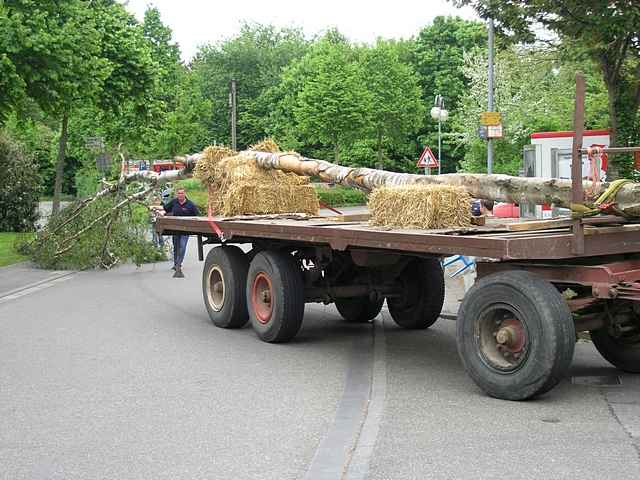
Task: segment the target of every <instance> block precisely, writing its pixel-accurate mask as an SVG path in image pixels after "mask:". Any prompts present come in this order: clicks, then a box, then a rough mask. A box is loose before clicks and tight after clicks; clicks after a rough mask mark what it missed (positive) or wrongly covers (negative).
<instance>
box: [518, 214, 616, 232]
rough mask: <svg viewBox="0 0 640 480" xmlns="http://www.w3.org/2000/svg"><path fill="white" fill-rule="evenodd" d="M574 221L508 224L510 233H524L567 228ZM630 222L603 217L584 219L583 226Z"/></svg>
mask: <svg viewBox="0 0 640 480" xmlns="http://www.w3.org/2000/svg"><path fill="white" fill-rule="evenodd" d="M573 222H574V220H573V219H571V218H569V217H564V218H551V219H548V220H529V221H526V222H520V223H510V224H507V228H508V229H509V230H510V231H516V232H523V231H531V230H546V229H549V228H566V227H570V226H572V225H573ZM628 222H629V221H628V220H627V219H625V218H623V217H617V216H615V215H602V216H596V217H585V218H583V219H582V224H583V225H606V224H612V223H619V224H624V223H628Z"/></svg>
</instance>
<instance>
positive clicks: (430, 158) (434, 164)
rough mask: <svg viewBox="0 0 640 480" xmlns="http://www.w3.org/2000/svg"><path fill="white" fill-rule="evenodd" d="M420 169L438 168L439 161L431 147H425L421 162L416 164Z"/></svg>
mask: <svg viewBox="0 0 640 480" xmlns="http://www.w3.org/2000/svg"><path fill="white" fill-rule="evenodd" d="M416 167H418V168H438V159H437V158H436V156H435V155H434V154H433V152H432V151H431V149H430V148H429V147H424V151H423V152H422V155H420V160H418V163H416Z"/></svg>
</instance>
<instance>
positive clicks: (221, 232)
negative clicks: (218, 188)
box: [207, 185, 225, 243]
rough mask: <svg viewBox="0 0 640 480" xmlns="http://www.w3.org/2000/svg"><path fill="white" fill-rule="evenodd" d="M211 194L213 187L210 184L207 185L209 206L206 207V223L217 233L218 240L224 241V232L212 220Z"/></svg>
mask: <svg viewBox="0 0 640 480" xmlns="http://www.w3.org/2000/svg"><path fill="white" fill-rule="evenodd" d="M212 194H213V188H212V187H211V185H209V208H208V215H207V223H208V224H209V226H210V227H211V230H213V231H214V232H215V233H216V235H218V238H219V239H220V241H221V242H222V243H224V241H225V238H224V232H223V231H222V230H221V229H220V227H219V226H218V224H217V223H216V222H214V221H213V208H212V206H211V198H212Z"/></svg>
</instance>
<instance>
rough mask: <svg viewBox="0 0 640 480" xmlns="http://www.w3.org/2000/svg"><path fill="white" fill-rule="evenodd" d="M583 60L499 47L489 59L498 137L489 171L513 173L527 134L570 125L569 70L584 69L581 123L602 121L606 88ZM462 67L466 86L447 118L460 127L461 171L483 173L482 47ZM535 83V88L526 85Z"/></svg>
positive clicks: (551, 52)
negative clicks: (492, 68) (500, 134)
mask: <svg viewBox="0 0 640 480" xmlns="http://www.w3.org/2000/svg"><path fill="white" fill-rule="evenodd" d="M592 67H593V65H592V63H591V62H590V61H589V60H588V59H587V60H586V61H584V62H582V63H580V62H576V61H574V62H568V61H566V60H565V61H564V62H559V61H558V55H557V52H556V51H555V50H551V49H548V48H531V47H529V48H526V47H523V46H513V47H509V48H506V49H502V50H500V51H499V52H498V54H497V56H496V59H495V87H496V88H495V105H496V110H498V111H500V112H501V113H502V117H503V133H504V137H503V138H502V139H500V140H495V141H494V144H495V149H496V155H495V159H494V162H495V163H494V171H495V173H506V174H510V175H518V173H519V170H520V168H521V166H522V148H523V147H524V145H527V144H529V143H530V137H531V134H532V133H534V132H540V131H554V130H570V129H571V128H572V120H573V115H572V113H573V107H574V103H573V93H574V91H575V81H574V72H575V71H576V69H584V70H585V71H587V72H590V73H589V74H588V75H587V77H586V79H587V102H586V105H587V109H586V124H587V127H589V128H602V127H603V126H605V125H606V124H607V121H608V114H607V106H606V97H607V93H606V88H605V86H604V84H603V82H602V80H601V79H600V78H599V76H598V75H597V72H593V68H592ZM464 72H465V75H466V76H467V78H468V79H469V83H470V85H469V89H468V91H467V92H466V93H465V94H464V95H463V97H462V98H461V102H460V109H459V112H458V113H457V115H455V116H454V118H453V119H452V124H453V127H454V128H455V129H456V130H459V131H463V132H464V137H463V139H462V142H463V143H462V146H463V147H464V148H463V151H465V152H466V153H465V158H464V161H463V162H462V166H463V168H464V170H465V171H467V172H485V171H486V162H487V160H486V158H487V145H486V141H484V140H481V139H480V138H479V137H478V135H477V129H478V127H479V118H480V113H481V112H483V111H485V110H486V106H487V56H486V52H477V53H475V54H473V55H468V56H467V58H466V63H465V67H464ZM532 85H535V88H532Z"/></svg>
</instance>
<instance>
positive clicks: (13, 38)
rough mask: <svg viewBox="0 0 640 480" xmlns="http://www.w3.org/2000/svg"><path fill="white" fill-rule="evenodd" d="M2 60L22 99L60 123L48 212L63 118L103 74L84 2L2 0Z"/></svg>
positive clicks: (58, 186)
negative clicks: (11, 71)
mask: <svg viewBox="0 0 640 480" xmlns="http://www.w3.org/2000/svg"><path fill="white" fill-rule="evenodd" d="M5 9H6V17H7V22H6V23H7V25H6V26H7V29H6V30H5V35H6V37H3V38H5V39H6V44H5V45H4V49H5V50H4V51H5V52H7V53H6V58H7V59H8V61H9V62H11V64H12V65H13V69H14V71H15V73H16V75H18V76H19V77H20V79H21V80H22V83H23V84H24V90H25V94H26V95H28V96H29V97H31V98H33V99H34V100H35V101H36V102H37V103H38V105H39V106H40V107H41V108H42V109H43V110H44V111H45V112H47V113H49V114H52V115H54V116H55V117H57V118H58V119H59V121H60V124H59V125H60V138H59V145H58V160H57V164H56V176H55V185H54V198H53V210H54V211H57V210H58V208H59V204H60V193H61V190H62V178H63V173H64V158H65V150H66V144H67V136H68V125H69V115H70V113H71V110H72V108H73V105H74V103H75V102H77V101H78V100H79V99H80V98H91V97H94V96H95V95H96V94H97V93H98V91H99V90H100V87H101V83H102V82H103V81H104V79H105V78H106V77H107V76H108V74H109V66H108V64H107V62H106V60H105V59H103V58H101V57H100V55H99V53H100V35H99V33H98V29H97V26H96V22H95V17H94V16H93V15H92V12H91V9H90V8H89V4H88V3H87V2H83V1H81V0H70V1H68V2H57V1H53V0H47V1H34V0H7V1H5Z"/></svg>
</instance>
